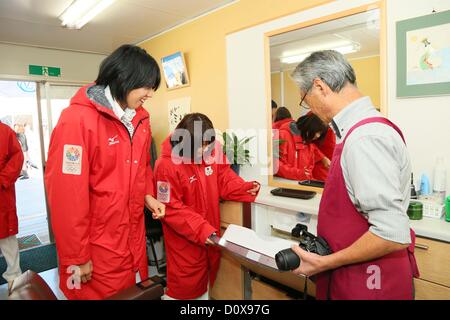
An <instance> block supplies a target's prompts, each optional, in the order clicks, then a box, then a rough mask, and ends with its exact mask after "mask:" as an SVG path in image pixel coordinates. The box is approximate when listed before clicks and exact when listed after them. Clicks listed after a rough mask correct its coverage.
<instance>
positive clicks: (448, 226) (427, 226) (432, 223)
mask: <svg viewBox="0 0 450 320" xmlns="http://www.w3.org/2000/svg"><path fill="white" fill-rule="evenodd" d="M409 221H410V223H411V228H413V229H414V231H415V232H416V235H418V236H422V237H426V238H430V239H435V240H442V241H446V242H450V222H446V221H445V220H444V219H436V218H428V217H423V219H422V220H409Z"/></svg>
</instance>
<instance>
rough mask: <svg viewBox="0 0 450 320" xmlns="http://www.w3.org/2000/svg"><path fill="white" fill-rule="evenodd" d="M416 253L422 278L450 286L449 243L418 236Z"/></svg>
mask: <svg viewBox="0 0 450 320" xmlns="http://www.w3.org/2000/svg"><path fill="white" fill-rule="evenodd" d="M414 253H415V256H416V260H417V265H418V266H419V272H420V279H423V280H427V281H431V282H434V283H437V284H441V285H443V286H447V287H450V267H449V266H450V244H449V243H445V242H441V241H435V240H429V239H425V238H421V237H417V239H416V247H415V249H414Z"/></svg>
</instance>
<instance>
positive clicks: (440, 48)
mask: <svg viewBox="0 0 450 320" xmlns="http://www.w3.org/2000/svg"><path fill="white" fill-rule="evenodd" d="M449 34H450V10H449V11H443V12H437V13H432V14H429V15H425V16H421V17H416V18H412V19H407V20H402V21H398V22H397V25H396V35H397V97H399V98H406V97H421V96H437V95H450V37H449Z"/></svg>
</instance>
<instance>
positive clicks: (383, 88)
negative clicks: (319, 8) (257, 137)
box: [264, 0, 387, 193]
mask: <svg viewBox="0 0 450 320" xmlns="http://www.w3.org/2000/svg"><path fill="white" fill-rule="evenodd" d="M375 9H378V10H380V112H381V113H382V114H383V115H384V116H387V105H386V103H387V100H386V99H387V94H386V92H387V83H386V69H387V61H386V52H387V50H386V49H387V48H386V29H387V28H386V0H379V1H376V2H373V3H370V4H367V5H363V6H359V7H355V8H352V9H349V10H345V11H341V12H337V13H333V14H331V15H327V16H322V17H319V18H316V19H313V20H308V21H305V22H301V23H298V24H294V25H291V26H288V27H284V28H281V29H277V30H273V31H270V32H266V33H265V34H264V59H265V74H266V79H265V80H266V84H265V85H266V110H267V128H268V130H270V132H271V130H272V111H271V99H272V87H271V69H270V37H272V36H275V35H279V34H282V33H286V32H290V31H293V30H297V29H303V28H306V27H311V26H314V25H317V24H320V23H324V22H328V21H332V20H337V19H340V18H345V17H348V16H351V15H355V14H358V13H363V12H366V11H370V10H375ZM267 146H268V148H267V152H268V154H267V156H268V159H269V172H270V173H272V172H273V160H272V154H273V153H272V149H273V144H272V134H268V135H267ZM268 182H269V184H268V185H269V187H281V188H289V189H297V190H306V191H314V192H317V193H322V192H323V189H322V188H316V187H307V186H301V185H298V184H297V185H295V184H294V183H292V184H290V183H285V182H280V181H276V180H275V179H274V176H273V174H270V175H269V181H268Z"/></svg>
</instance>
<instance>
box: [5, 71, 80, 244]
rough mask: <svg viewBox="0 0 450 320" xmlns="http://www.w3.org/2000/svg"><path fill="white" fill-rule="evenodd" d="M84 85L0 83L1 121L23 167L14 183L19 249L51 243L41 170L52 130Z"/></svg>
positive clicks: (28, 82)
mask: <svg viewBox="0 0 450 320" xmlns="http://www.w3.org/2000/svg"><path fill="white" fill-rule="evenodd" d="M81 86H83V84H60V83H49V82H39V83H36V82H32V81H15V80H0V121H1V122H3V123H5V124H7V125H8V126H10V127H11V129H13V130H14V131H15V132H16V136H17V138H18V140H19V142H20V144H21V147H22V152H23V153H24V158H25V161H24V165H23V167H22V171H21V175H20V177H19V179H18V180H17V182H16V206H17V216H18V219H19V233H18V235H17V238H18V240H19V246H20V249H21V250H23V249H28V248H31V247H34V246H38V245H41V244H48V243H50V242H53V237H52V233H51V227H50V222H49V215H48V210H47V203H46V198H45V189H44V169H45V163H46V161H47V153H48V146H49V143H50V137H51V133H52V130H53V128H54V127H55V126H56V124H57V122H58V120H59V117H60V115H61V112H62V110H63V109H64V108H66V107H68V106H69V104H70V99H71V98H72V97H73V96H74V94H75V93H76V92H77V91H78V90H79V88H80V87H81Z"/></svg>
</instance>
